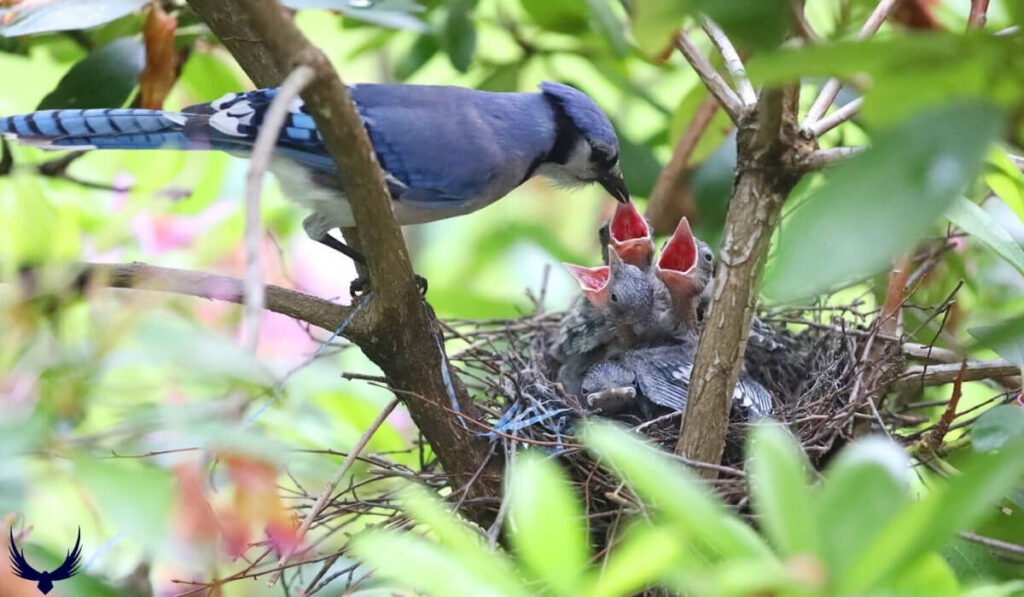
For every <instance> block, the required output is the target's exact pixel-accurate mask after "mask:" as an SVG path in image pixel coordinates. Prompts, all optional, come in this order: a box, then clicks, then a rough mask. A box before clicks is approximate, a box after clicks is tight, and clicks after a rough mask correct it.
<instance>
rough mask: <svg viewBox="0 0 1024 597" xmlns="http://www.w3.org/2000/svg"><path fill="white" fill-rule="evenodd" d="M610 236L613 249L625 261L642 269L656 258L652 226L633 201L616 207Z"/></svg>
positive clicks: (609, 231)
mask: <svg viewBox="0 0 1024 597" xmlns="http://www.w3.org/2000/svg"><path fill="white" fill-rule="evenodd" d="M608 236H609V240H610V243H609V244H611V246H612V249H614V250H615V252H616V253H618V254H619V257H621V258H622V260H623V261H625V262H626V263H629V264H630V265H635V266H637V267H640V268H647V267H649V266H650V265H651V260H652V259H653V258H654V239H653V238H651V226H650V225H649V224H648V223H647V220H645V219H644V216H643V214H641V213H640V211H639V210H637V208H636V204H635V203H633V202H632V201H630V202H628V203H620V204H618V205H617V206H616V207H615V215H613V216H612V221H611V224H610V225H609V226H608Z"/></svg>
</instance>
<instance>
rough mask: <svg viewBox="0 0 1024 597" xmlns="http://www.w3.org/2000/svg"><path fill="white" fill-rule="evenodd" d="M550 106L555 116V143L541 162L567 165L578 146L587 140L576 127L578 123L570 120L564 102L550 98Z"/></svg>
mask: <svg viewBox="0 0 1024 597" xmlns="http://www.w3.org/2000/svg"><path fill="white" fill-rule="evenodd" d="M548 104H550V105H551V110H552V112H554V116H555V142H554V143H552V144H551V149H550V150H548V153H547V155H546V156H544V157H543V158H542V159H541V161H542V162H548V163H554V164H565V163H567V162H568V161H569V156H570V155H572V152H573V150H574V149H576V147H577V145H578V144H579V143H585V142H586V140H585V139H584V138H583V135H582V134H581V133H580V129H579V128H577V127H576V123H574V122H573V121H572V119H571V118H569V113H568V112H566V111H565V107H564V106H562V102H560V101H557V100H554V99H550V98H548Z"/></svg>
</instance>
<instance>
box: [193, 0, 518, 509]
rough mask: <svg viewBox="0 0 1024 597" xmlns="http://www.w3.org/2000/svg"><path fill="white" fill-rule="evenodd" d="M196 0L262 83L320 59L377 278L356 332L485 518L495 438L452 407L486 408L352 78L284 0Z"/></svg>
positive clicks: (327, 133)
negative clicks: (438, 308)
mask: <svg viewBox="0 0 1024 597" xmlns="http://www.w3.org/2000/svg"><path fill="white" fill-rule="evenodd" d="M189 5H190V6H192V7H193V8H194V9H195V10H196V12H197V13H199V14H200V15H201V16H202V17H203V19H204V20H205V21H206V23H207V25H209V27H210V28H211V29H212V30H213V32H214V33H215V34H216V35H217V36H218V37H219V38H220V39H221V40H223V41H224V43H225V45H226V46H227V48H228V49H229V50H230V51H231V52H232V54H233V55H234V56H235V58H236V59H237V60H238V61H239V64H240V65H241V66H242V67H243V68H244V69H245V70H246V72H247V73H248V74H249V75H250V77H252V79H253V80H254V81H256V83H257V84H259V85H262V86H272V85H276V84H278V83H279V82H280V81H281V78H282V75H283V73H287V72H290V71H291V70H293V69H294V68H295V67H297V66H299V65H306V66H308V67H310V68H312V69H313V72H314V73H315V76H314V78H313V81H312V82H311V83H310V84H309V85H307V86H306V88H305V89H304V90H303V92H302V98H303V100H304V102H305V106H306V109H307V111H308V112H309V113H310V115H311V116H312V117H313V120H314V121H315V122H316V125H317V129H318V130H319V131H320V134H321V135H322V136H323V139H324V144H325V146H326V147H327V150H328V151H329V153H330V155H331V157H332V159H333V160H334V162H335V164H336V165H337V167H338V172H339V178H340V181H341V183H342V187H343V188H344V189H345V195H346V197H348V198H349V199H350V204H351V208H352V214H353V217H354V219H355V221H356V225H357V227H358V240H359V241H360V246H361V248H362V250H363V252H364V254H365V255H366V258H367V262H368V266H367V269H368V273H369V278H370V281H371V283H372V284H373V298H372V300H371V301H370V302H369V303H368V304H367V307H366V309H365V310H364V311H365V314H361V316H360V317H359V318H358V319H365V320H366V321H365V325H366V326H367V328H368V329H369V330H372V332H369V333H367V334H366V335H365V336H361V337H360V338H359V339H358V340H355V339H354V341H355V342H356V343H357V344H358V345H359V347H360V348H361V349H362V350H363V352H364V353H365V354H366V355H367V357H369V358H370V360H372V361H373V362H374V363H375V364H376V365H377V366H378V367H380V368H381V371H382V372H383V373H384V376H385V377H386V378H387V380H388V385H389V387H391V388H392V389H393V390H394V391H395V392H396V394H398V395H399V396H400V397H404V396H421V397H424V399H423V400H405V401H404V402H405V403H406V406H407V408H408V410H409V414H410V415H411V417H412V419H413V421H414V422H415V424H416V426H417V427H418V428H419V430H420V431H421V432H422V433H423V436H424V437H425V438H426V439H427V441H428V442H429V443H430V444H431V447H432V448H433V450H434V452H435V453H436V454H437V456H438V460H439V461H440V462H441V465H442V466H443V467H444V469H445V471H446V472H447V473H448V474H449V475H450V476H451V478H452V479H453V482H454V483H455V484H456V485H458V484H459V483H467V482H469V481H473V483H472V487H470V488H469V492H468V495H469V496H470V497H473V498H476V499H472V500H466V503H467V505H468V506H467V508H466V513H467V514H468V515H469V516H470V517H471V518H473V519H475V520H476V521H477V522H480V523H482V524H486V523H487V522H488V520H489V519H490V518H491V517H492V516H493V512H490V511H489V510H491V509H493V507H496V505H497V503H498V502H499V501H500V500H499V499H498V496H499V495H500V491H501V468H500V466H499V465H498V463H493V464H488V460H485V457H486V455H487V453H488V449H487V442H486V440H484V439H483V438H481V437H478V436H477V435H476V434H475V433H473V432H472V431H471V430H469V429H467V428H466V427H465V426H463V425H461V424H460V423H459V419H458V417H452V416H450V415H449V411H451V410H453V409H454V410H457V411H461V412H462V413H465V414H466V415H467V416H468V417H469V418H474V419H476V418H482V417H480V416H478V415H479V413H478V407H477V406H476V405H475V404H474V403H473V402H472V401H471V399H470V397H469V394H468V392H467V391H466V388H465V386H464V385H463V384H462V382H461V381H460V380H459V378H458V377H457V375H456V374H455V372H454V371H453V370H451V368H450V366H449V364H448V360H447V359H446V357H445V355H444V353H443V346H442V344H441V342H440V340H439V338H440V337H441V336H440V330H439V327H438V325H437V322H436V321H435V319H434V317H433V312H432V310H431V309H430V306H429V305H427V304H426V303H425V302H424V301H423V299H422V297H421V296H420V294H419V290H418V288H417V286H416V284H415V280H414V278H413V272H412V265H411V264H410V261H409V255H408V252H407V250H406V247H405V242H404V240H403V238H402V235H401V231H400V229H399V227H398V224H397V223H396V221H395V219H394V215H393V214H392V211H391V199H390V197H389V196H388V192H387V189H386V187H385V186H384V178H383V176H382V173H381V171H380V167H379V166H378V164H377V160H376V153H375V152H374V150H373V147H372V145H371V144H370V140H369V136H368V134H367V131H366V129H365V127H364V126H363V123H362V121H361V120H360V117H359V114H358V113H357V112H356V109H355V105H354V104H353V102H352V97H351V95H350V94H349V91H348V88H347V87H346V86H345V85H344V84H343V83H342V81H341V80H340V79H339V78H338V76H337V73H335V72H334V68H333V67H332V66H331V63H330V61H328V60H327V58H326V56H324V55H323V53H322V52H320V51H319V50H318V49H317V48H315V47H314V46H313V45H311V44H310V43H309V41H308V40H307V39H306V38H305V37H304V36H303V34H302V33H301V32H300V31H299V29H298V28H297V27H296V26H295V23H294V22H293V21H292V19H291V16H290V14H288V13H287V12H286V11H285V10H284V9H282V7H281V5H280V4H279V3H278V2H277V0H189ZM268 300H269V295H268ZM453 403H454V404H453ZM481 471H482V472H481Z"/></svg>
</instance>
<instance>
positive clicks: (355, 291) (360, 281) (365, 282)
mask: <svg viewBox="0 0 1024 597" xmlns="http://www.w3.org/2000/svg"><path fill="white" fill-rule="evenodd" d="M416 287H417V288H419V289H420V294H421V295H423V296H426V294H427V279H426V278H424V277H423V276H421V275H419V274H417V275H416ZM369 290H370V279H369V278H365V277H363V276H359V277H358V278H356V279H355V280H352V283H351V284H349V286H348V292H349V294H350V295H352V296H353V297H360V296H363V295H364V294H366V293H367V292H369Z"/></svg>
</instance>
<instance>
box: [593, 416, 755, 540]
mask: <svg viewBox="0 0 1024 597" xmlns="http://www.w3.org/2000/svg"><path fill="white" fill-rule="evenodd" d="M584 441H585V442H586V444H587V447H588V448H589V449H590V450H591V451H592V452H594V454H595V455H597V456H598V457H600V458H601V459H602V460H604V461H606V462H607V464H608V465H609V466H610V467H611V469H612V470H613V471H614V472H615V474H616V475H618V476H620V477H621V478H622V479H623V480H625V481H626V482H627V483H628V484H629V486H630V487H631V488H632V489H633V491H635V492H636V493H637V495H638V496H639V497H640V498H641V499H643V500H644V501H645V502H649V503H651V504H652V505H654V506H655V507H656V508H658V510H659V511H660V512H662V513H663V514H664V515H665V516H666V517H667V518H668V520H669V521H671V523H672V524H673V526H674V527H675V528H676V529H677V531H676V532H677V533H678V535H679V536H680V537H685V538H687V539H688V540H690V541H692V542H693V543H694V544H695V546H696V547H697V549H698V551H699V552H700V553H702V554H703V555H704V556H705V557H708V558H711V559H712V560H715V559H717V558H719V557H749V556H764V555H769V554H770V553H771V551H770V550H769V549H768V546H767V545H765V544H764V542H763V541H762V540H761V538H760V537H758V536H757V534H756V533H755V532H754V531H753V529H751V528H750V527H748V526H746V525H745V524H744V523H742V522H741V521H739V520H737V519H736V518H735V515H734V514H732V513H731V512H729V511H728V510H726V509H725V507H724V506H723V505H722V504H721V502H719V501H718V500H717V499H715V498H714V497H713V496H712V495H711V494H710V493H709V491H708V489H707V487H706V486H704V485H703V484H701V482H700V481H698V480H697V479H696V478H694V477H693V475H692V474H691V473H690V472H689V471H687V470H686V469H685V468H684V467H683V465H682V464H681V463H680V462H679V461H676V460H673V459H671V458H670V457H669V456H668V455H667V454H665V453H664V452H661V451H660V450H658V449H656V448H654V447H653V446H651V445H649V444H646V443H644V442H642V441H640V440H638V439H637V438H636V437H635V436H634V435H632V434H630V433H628V432H627V431H625V430H622V429H620V428H618V427H616V426H614V425H611V424H608V423H592V424H589V425H587V427H586V428H585V430H584Z"/></svg>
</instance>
